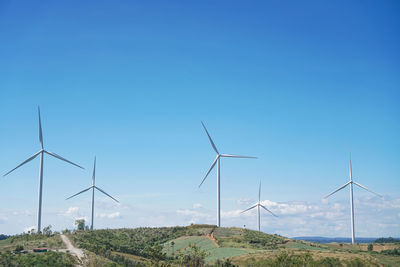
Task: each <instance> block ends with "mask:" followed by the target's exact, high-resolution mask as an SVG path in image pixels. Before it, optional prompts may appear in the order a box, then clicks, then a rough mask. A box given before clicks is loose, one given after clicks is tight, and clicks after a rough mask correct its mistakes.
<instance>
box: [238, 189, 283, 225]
mask: <svg viewBox="0 0 400 267" xmlns="http://www.w3.org/2000/svg"><path fill="white" fill-rule="evenodd" d="M255 207H257V210H258V217H257V218H258V231H259V232H261V227H260V207H261V208H263V209H265V210H266V211H268V212H269V213H271V214H272V215H274V216H275V217H278V216H276V215H275V214H274V213H272V211H270V210H269V209H267V208H266V207H265V206H264V205H262V204H261V181H260V186H259V188H258V202H257V204H255V205H254V206H251V207H250V208H248V209H246V210H244V211H242V212H241V213H244V212H246V211H249V210H251V209H254V208H255Z"/></svg>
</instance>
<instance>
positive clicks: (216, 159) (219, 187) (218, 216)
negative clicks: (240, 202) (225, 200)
mask: <svg viewBox="0 0 400 267" xmlns="http://www.w3.org/2000/svg"><path fill="white" fill-rule="evenodd" d="M201 124H202V125H203V128H204V130H205V131H206V134H207V136H208V139H209V140H210V143H211V146H212V147H213V149H214V151H215V152H216V153H217V157H216V158H215V160H214V162H213V163H212V164H211V167H210V169H209V170H208V172H207V174H206V176H205V177H204V178H203V181H201V183H200V185H199V187H200V186H201V185H202V184H203V182H204V181H205V180H206V178H207V176H208V174H209V173H210V172H211V170H212V169H213V168H214V166H215V164H217V225H218V227H221V198H220V193H221V183H220V176H221V175H220V174H221V173H220V167H221V163H220V159H221V158H248V159H256V157H248V156H239V155H231V154H220V153H219V152H218V149H217V147H216V146H215V144H214V142H213V140H212V139H211V136H210V134H209V133H208V131H207V129H206V126H204V123H203V122H201Z"/></svg>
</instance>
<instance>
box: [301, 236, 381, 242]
mask: <svg viewBox="0 0 400 267" xmlns="http://www.w3.org/2000/svg"><path fill="white" fill-rule="evenodd" d="M293 239H296V240H303V241H307V242H316V243H332V242H336V243H351V238H348V237H322V236H300V237H293ZM376 239H377V238H376V237H356V243H373V242H374V241H375V240H376Z"/></svg>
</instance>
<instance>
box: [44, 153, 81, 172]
mask: <svg viewBox="0 0 400 267" xmlns="http://www.w3.org/2000/svg"><path fill="white" fill-rule="evenodd" d="M44 152H46V153H47V154H49V155H50V156H53V157H55V158H58V159H61V160H63V161H65V162H68V163H69V164H72V165H74V166H76V167H78V168H81V169H85V168H83V167H82V166H79V165H78V164H75V163H73V162H71V161H69V160H67V159H65V158H63V157H61V156H59V155H57V154H56V153H53V152H50V151H46V150H45V151H44Z"/></svg>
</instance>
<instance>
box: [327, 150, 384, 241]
mask: <svg viewBox="0 0 400 267" xmlns="http://www.w3.org/2000/svg"><path fill="white" fill-rule="evenodd" d="M349 177H350V181H348V182H347V183H346V184H345V185H343V186H342V187H339V188H338V189H336V190H335V191H333V192H332V193H330V194H329V195H327V196H326V197H324V198H325V199H326V198H328V197H330V196H331V195H333V194H335V193H336V192H338V191H340V190H342V189H343V188H345V187H346V186H348V185H350V217H351V243H352V244H354V241H355V233H354V203H353V184H355V185H357V186H359V187H361V188H362V189H364V190H366V191H368V192H371V193H372V194H375V195H377V196H378V197H382V196H381V195H379V194H377V193H375V192H373V191H371V190H369V189H368V188H366V187H365V186H362V185H360V184H359V183H357V182H354V181H353V174H352V171H351V154H350V152H349Z"/></svg>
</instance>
